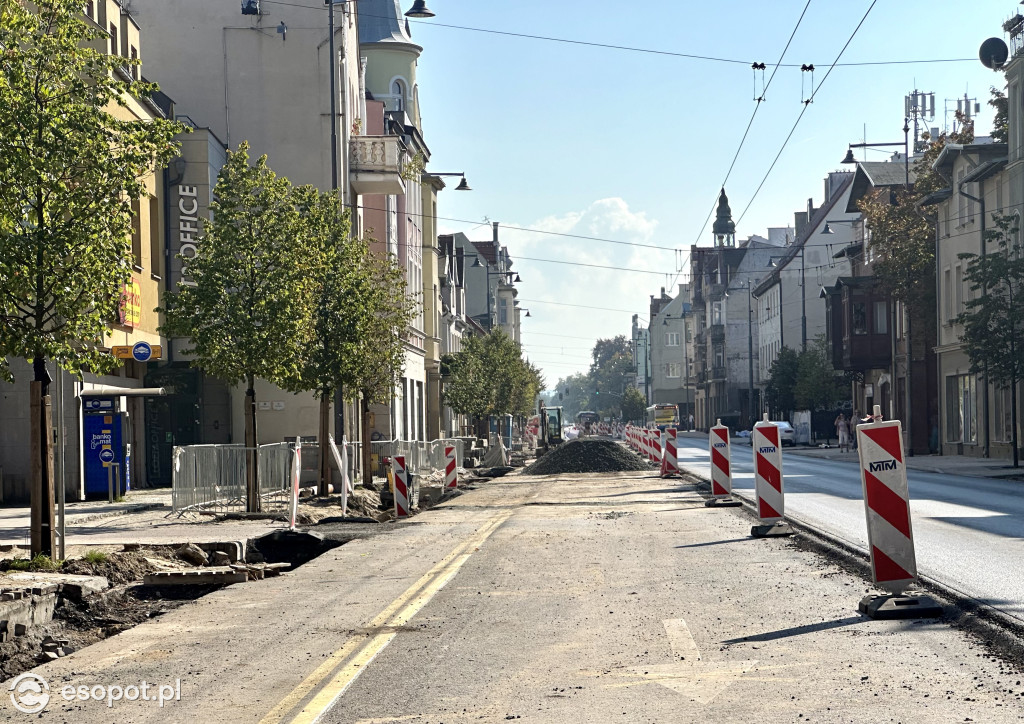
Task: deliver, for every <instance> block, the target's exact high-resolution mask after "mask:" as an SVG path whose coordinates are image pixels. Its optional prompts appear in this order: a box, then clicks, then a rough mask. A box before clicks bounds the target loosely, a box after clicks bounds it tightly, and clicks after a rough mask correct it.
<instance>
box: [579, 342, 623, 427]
mask: <svg viewBox="0 0 1024 724" xmlns="http://www.w3.org/2000/svg"><path fill="white" fill-rule="evenodd" d="M591 357H592V358H593V361H592V362H591V364H590V371H589V375H590V381H591V383H592V385H593V388H594V397H593V398H591V404H592V405H593V407H594V411H595V412H597V413H599V414H601V415H602V416H610V417H615V416H618V414H619V412H620V407H621V403H622V394H623V392H624V390H625V388H626V386H627V375H628V374H629V373H630V372H632V371H633V369H634V366H633V347H632V345H631V344H630V341H629V340H628V339H627V338H626V336H625V335H622V334H620V335H618V336H617V337H613V338H611V339H599V340H597V342H595V343H594V349H593V351H592V352H591Z"/></svg>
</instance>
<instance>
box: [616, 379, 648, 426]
mask: <svg viewBox="0 0 1024 724" xmlns="http://www.w3.org/2000/svg"><path fill="white" fill-rule="evenodd" d="M646 414H647V400H645V399H644V395H643V393H642V392H640V390H638V389H637V388H635V387H627V388H626V391H625V392H624V393H623V394H622V419H623V420H628V421H630V422H641V421H642V420H643V419H644V415H646Z"/></svg>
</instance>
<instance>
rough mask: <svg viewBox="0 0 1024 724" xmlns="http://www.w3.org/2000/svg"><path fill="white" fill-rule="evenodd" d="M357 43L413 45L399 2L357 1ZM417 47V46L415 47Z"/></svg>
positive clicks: (391, 0) (390, 0) (394, 0)
mask: <svg viewBox="0 0 1024 724" xmlns="http://www.w3.org/2000/svg"><path fill="white" fill-rule="evenodd" d="M357 12H358V17H359V42H360V44H364V43H402V44H404V45H415V43H413V42H412V36H411V35H410V34H409V26H408V23H407V22H406V19H405V16H404V15H403V14H402V7H401V0H359V9H358V11H357ZM416 47H419V46H416Z"/></svg>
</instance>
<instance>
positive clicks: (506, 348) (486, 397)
mask: <svg viewBox="0 0 1024 724" xmlns="http://www.w3.org/2000/svg"><path fill="white" fill-rule="evenodd" d="M447 369H448V371H449V376H448V379H447V380H446V381H445V393H444V395H445V403H446V404H447V405H448V406H449V407H451V408H452V409H453V410H454V411H455V412H457V413H459V414H462V415H470V416H472V417H474V418H477V419H480V418H484V417H488V416H490V415H528V414H530V412H531V411H532V409H533V404H534V400H536V398H537V394H538V393H539V392H540V390H541V389H542V388H543V385H544V379H543V376H542V375H541V374H540V370H538V369H537V367H536V366H534V365H532V364H531V363H529V362H528V361H526V360H525V359H524V358H523V352H522V348H521V347H520V345H519V344H518V343H517V342H516V341H515V340H513V339H512V338H511V337H509V336H508V335H507V334H505V333H504V332H502V331H501V330H500V329H498V330H495V331H493V332H491V333H490V334H488V335H487V336H485V337H468V338H466V339H464V340H463V344H462V349H461V350H460V351H459V352H457V353H456V354H454V355H451V357H450V358H449V360H448V365H447Z"/></svg>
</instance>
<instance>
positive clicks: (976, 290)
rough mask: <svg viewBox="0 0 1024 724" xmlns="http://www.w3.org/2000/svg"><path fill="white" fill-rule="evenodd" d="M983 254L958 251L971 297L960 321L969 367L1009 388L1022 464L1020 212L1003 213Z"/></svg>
mask: <svg viewBox="0 0 1024 724" xmlns="http://www.w3.org/2000/svg"><path fill="white" fill-rule="evenodd" d="M985 244H986V247H988V248H989V249H990V251H987V253H985V254H960V258H961V259H966V260H967V269H966V271H965V272H964V279H965V280H966V281H967V283H968V284H969V285H970V288H971V289H972V292H973V298H971V299H969V300H967V302H966V303H965V305H964V306H965V311H964V312H963V313H962V314H960V316H959V317H958V319H957V321H958V322H959V323H960V324H962V325H963V328H964V331H963V335H962V336H961V338H960V340H961V343H962V344H963V347H964V351H965V352H966V353H967V357H968V359H969V360H970V363H971V373H972V374H976V375H983V376H985V377H987V379H988V380H989V381H991V382H993V383H995V384H996V385H997V386H1001V387H1004V388H1009V391H1010V429H1011V431H1012V434H1011V444H1012V447H1013V466H1014V467H1019V465H1020V453H1019V445H1020V443H1019V440H1018V434H1017V410H1018V399H1017V388H1018V385H1019V383H1020V382H1021V381H1022V380H1024V249H1022V247H1021V241H1020V228H1019V221H1018V219H1017V217H1016V216H1008V215H999V216H994V218H993V227H992V228H990V229H988V230H986V232H985Z"/></svg>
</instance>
